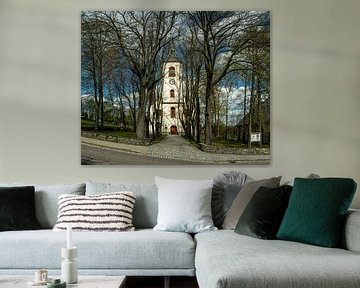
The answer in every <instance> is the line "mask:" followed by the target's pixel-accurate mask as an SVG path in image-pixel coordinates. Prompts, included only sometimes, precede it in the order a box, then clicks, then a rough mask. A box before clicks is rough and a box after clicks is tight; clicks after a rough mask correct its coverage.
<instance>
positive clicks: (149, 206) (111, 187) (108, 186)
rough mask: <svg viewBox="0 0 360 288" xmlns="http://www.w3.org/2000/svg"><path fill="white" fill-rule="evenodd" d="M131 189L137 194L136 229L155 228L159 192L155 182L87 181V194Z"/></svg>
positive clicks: (134, 219) (135, 208)
mask: <svg viewBox="0 0 360 288" xmlns="http://www.w3.org/2000/svg"><path fill="white" fill-rule="evenodd" d="M120 191H130V192H133V193H134V194H135V197H136V201H135V206H134V211H133V224H134V226H135V228H136V229H141V228H153V227H154V226H155V225H156V223H157V214H158V193H157V188H156V185H155V184H126V183H125V184H121V183H103V182H91V181H89V182H86V195H89V196H90V195H98V194H102V193H109V192H120Z"/></svg>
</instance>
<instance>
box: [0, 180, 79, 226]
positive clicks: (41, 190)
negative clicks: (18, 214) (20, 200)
mask: <svg viewBox="0 0 360 288" xmlns="http://www.w3.org/2000/svg"><path fill="white" fill-rule="evenodd" d="M24 185H26V186H34V187H35V210H36V218H37V220H38V221H39V223H40V227H41V228H42V229H50V228H53V227H54V226H55V224H56V220H57V215H58V197H59V196H60V195H61V194H72V195H85V183H81V184H59V185H38V184H19V183H0V187H1V186H3V187H11V186H24Z"/></svg>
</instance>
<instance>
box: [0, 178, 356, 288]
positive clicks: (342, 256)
mask: <svg viewBox="0 0 360 288" xmlns="http://www.w3.org/2000/svg"><path fill="white" fill-rule="evenodd" d="M247 180H249V181H251V180H252V179H250V178H248V179H245V180H244V179H242V183H240V186H241V185H243V184H244V183H245V182H246V181H247ZM0 186H2V187H5V186H14V184H0ZM235 186H236V185H235ZM34 187H35V207H36V217H37V219H38V222H39V224H40V226H41V227H40V228H41V229H37V230H22V231H3V232H0V259H1V261H0V279H1V275H9V274H30V273H31V274H33V272H34V270H36V269H39V268H46V269H48V270H49V275H50V276H51V275H59V274H60V265H61V261H62V260H63V259H62V258H61V255H60V250H61V247H65V246H66V232H65V231H53V227H54V226H55V224H56V222H57V218H58V215H57V214H58V197H59V196H60V195H62V194H71V195H88V196H90V195H98V194H103V193H110V192H118V191H132V192H133V193H134V195H135V197H136V202H135V206H134V209H133V219H132V221H133V224H134V226H135V228H136V229H135V231H123V232H109V231H106V232H90V231H89V232H87V231H82V232H73V243H74V245H76V246H77V247H78V257H77V259H76V260H77V262H78V268H79V274H106V275H128V276H165V279H166V281H165V286H166V287H169V286H170V282H169V276H196V278H197V281H198V284H199V287H201V288H235V287H236V288H239V287H251V288H254V287H255V288H256V287H299V288H300V287H327V288H328V287H330V288H331V287H334V288H335V287H336V288H338V287H359V286H360V272H359V271H360V270H359V267H360V211H359V210H349V211H348V212H347V213H346V216H345V222H344V224H343V227H342V241H341V246H340V247H337V248H326V247H320V246H315V245H309V244H304V243H299V242H296V241H286V240H264V239H259V238H256V237H251V236H247V235H242V234H238V233H235V232H234V230H225V229H221V227H219V229H216V227H215V228H214V229H209V231H204V232H201V233H191V232H190V233H188V232H174V231H171V232H168V231H159V230H157V231H154V230H153V228H154V227H155V226H156V225H157V224H158V210H159V207H158V206H159V204H158V199H159V198H158V188H157V186H156V185H155V184H121V183H99V182H87V183H84V184H76V185H34ZM236 187H238V186H236ZM225 198H226V197H225ZM223 199H224V198H223Z"/></svg>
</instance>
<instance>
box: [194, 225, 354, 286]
mask: <svg viewBox="0 0 360 288" xmlns="http://www.w3.org/2000/svg"><path fill="white" fill-rule="evenodd" d="M195 242H196V244H197V248H196V257H195V268H196V276H197V280H198V283H199V287H200V288H238V287H242V288H245V287H249V288H250V287H251V288H257V287H259V288H260V287H277V288H282V287H284V288H285V287H286V288H288V287H292V288H297V287H299V288H300V287H301V288H303V287H312V288H313V287H330V288H332V287H333V288H338V287H357V286H358V284H359V283H360V273H359V267H360V254H359V253H354V252H350V251H348V250H343V249H337V248H324V247H318V246H312V245H308V244H302V243H297V242H290V241H281V240H262V239H257V238H253V237H249V236H245V235H239V234H236V233H234V232H233V231H229V230H221V231H214V232H206V233H201V234H198V235H196V236H195Z"/></svg>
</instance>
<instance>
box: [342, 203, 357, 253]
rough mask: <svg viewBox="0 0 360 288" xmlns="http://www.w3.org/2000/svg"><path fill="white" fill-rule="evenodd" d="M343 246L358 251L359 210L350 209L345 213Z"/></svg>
mask: <svg viewBox="0 0 360 288" xmlns="http://www.w3.org/2000/svg"><path fill="white" fill-rule="evenodd" d="M343 248H345V249H347V250H349V251H353V252H358V253H360V210H355V209H351V210H349V212H348V214H347V215H346V218H345V223H344V232H343Z"/></svg>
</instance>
